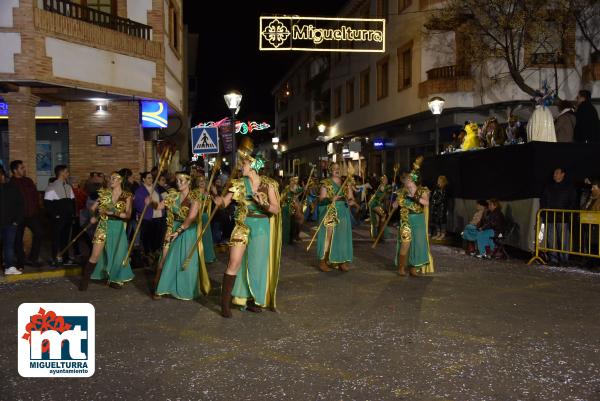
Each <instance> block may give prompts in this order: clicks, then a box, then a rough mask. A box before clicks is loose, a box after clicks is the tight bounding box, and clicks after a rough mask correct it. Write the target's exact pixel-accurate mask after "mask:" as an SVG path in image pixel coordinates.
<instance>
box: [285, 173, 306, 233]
mask: <svg viewBox="0 0 600 401" xmlns="http://www.w3.org/2000/svg"><path fill="white" fill-rule="evenodd" d="M302 192H303V189H302V187H301V186H299V185H298V177H292V178H290V183H289V185H288V186H286V187H285V189H284V190H283V191H282V192H281V218H282V229H283V243H284V244H291V243H292V241H293V240H298V234H299V233H300V227H299V224H301V222H302V219H303V216H302V210H301V206H300V204H299V203H298V197H299V196H300V195H301V194H302Z"/></svg>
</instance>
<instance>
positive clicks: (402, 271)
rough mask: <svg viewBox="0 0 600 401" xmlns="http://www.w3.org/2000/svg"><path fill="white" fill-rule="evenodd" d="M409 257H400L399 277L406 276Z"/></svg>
mask: <svg viewBox="0 0 600 401" xmlns="http://www.w3.org/2000/svg"><path fill="white" fill-rule="evenodd" d="M407 261H408V255H398V275H399V276H406V262H407Z"/></svg>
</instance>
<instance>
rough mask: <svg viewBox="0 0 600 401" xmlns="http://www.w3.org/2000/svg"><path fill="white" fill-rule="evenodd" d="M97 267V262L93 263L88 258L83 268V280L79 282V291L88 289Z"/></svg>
mask: <svg viewBox="0 0 600 401" xmlns="http://www.w3.org/2000/svg"><path fill="white" fill-rule="evenodd" d="M95 268H96V263H92V262H90V261H89V260H88V262H87V263H86V264H85V266H84V267H83V268H82V269H81V281H80V282H79V291H86V290H87V289H88V285H89V284H90V276H91V275H92V272H93V271H94V269H95Z"/></svg>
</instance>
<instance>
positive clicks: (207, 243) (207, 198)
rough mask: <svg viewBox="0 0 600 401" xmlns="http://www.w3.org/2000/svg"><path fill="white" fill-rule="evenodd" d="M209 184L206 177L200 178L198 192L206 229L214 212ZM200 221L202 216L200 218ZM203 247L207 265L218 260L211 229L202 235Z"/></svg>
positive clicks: (203, 224)
mask: <svg viewBox="0 0 600 401" xmlns="http://www.w3.org/2000/svg"><path fill="white" fill-rule="evenodd" d="M207 185H208V183H207V182H206V177H205V176H203V175H201V176H199V177H198V191H199V192H200V206H201V207H200V209H201V210H202V227H205V226H206V224H208V216H210V212H211V210H212V197H211V195H210V194H209V193H210V190H209V189H208V188H206V186H207ZM202 202H204V207H202ZM198 219H200V216H198ZM202 245H203V248H204V261H205V262H206V263H212V262H214V261H215V260H217V255H216V254H215V245H214V243H213V238H212V231H211V230H210V227H208V229H207V230H206V231H204V235H202Z"/></svg>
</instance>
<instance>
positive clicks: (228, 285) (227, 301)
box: [221, 273, 236, 317]
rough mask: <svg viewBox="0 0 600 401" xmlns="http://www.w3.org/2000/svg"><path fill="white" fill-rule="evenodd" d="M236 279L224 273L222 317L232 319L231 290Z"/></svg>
mask: <svg viewBox="0 0 600 401" xmlns="http://www.w3.org/2000/svg"><path fill="white" fill-rule="evenodd" d="M235 277H236V276H232V275H231V274H227V273H223V283H222V284H221V316H223V317H231V308H230V306H231V290H232V289H233V283H235Z"/></svg>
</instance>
